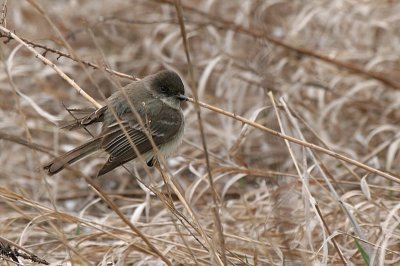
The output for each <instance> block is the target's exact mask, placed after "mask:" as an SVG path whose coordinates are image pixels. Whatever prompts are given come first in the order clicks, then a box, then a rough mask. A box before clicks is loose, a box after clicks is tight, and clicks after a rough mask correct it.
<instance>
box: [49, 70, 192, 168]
mask: <svg viewBox="0 0 400 266" xmlns="http://www.w3.org/2000/svg"><path fill="white" fill-rule="evenodd" d="M122 90H123V91H122ZM184 94H185V89H184V86H183V83H182V80H181V79H180V77H179V76H178V74H176V73H175V72H173V71H168V70H166V71H161V72H158V73H156V74H154V75H150V76H147V77H145V78H143V79H142V80H139V81H135V82H133V83H131V84H129V85H127V86H126V87H124V88H122V89H121V90H119V91H117V92H115V93H113V94H112V95H111V96H110V97H109V98H108V99H107V100H106V105H105V106H103V107H102V108H100V109H98V110H96V111H95V112H93V113H91V114H89V115H87V116H85V117H83V118H81V119H78V120H76V121H74V122H72V123H70V124H68V125H67V126H66V128H69V129H76V128H80V127H85V126H87V125H90V124H92V123H102V129H101V133H100V134H99V136H97V137H96V138H94V139H92V140H90V141H88V142H86V143H84V144H83V145H81V146H79V147H77V148H75V149H73V150H71V151H69V152H67V153H65V154H63V155H61V156H60V157H57V158H55V159H54V160H53V161H51V162H50V163H48V164H46V165H45V166H44V167H43V168H44V169H45V170H47V172H48V174H49V175H53V174H55V173H58V172H59V171H61V170H62V169H64V167H66V166H67V165H70V164H72V163H75V162H77V161H79V160H81V159H83V158H85V157H86V156H88V155H90V154H92V153H94V152H96V151H98V150H103V151H105V152H107V153H108V154H109V155H110V156H109V158H108V160H107V162H106V163H105V164H104V165H103V167H102V168H101V169H100V171H99V172H98V174H97V175H98V176H101V175H104V174H105V173H108V172H109V171H111V170H113V169H114V168H116V167H118V166H120V165H122V164H124V163H126V162H128V161H130V160H132V159H135V158H136V157H137V154H136V152H135V149H134V148H133V147H132V144H133V145H134V146H135V147H136V150H137V151H138V152H139V153H140V154H141V155H142V156H143V158H144V159H145V160H146V161H147V164H148V165H149V166H152V165H153V163H154V160H155V159H157V158H155V156H156V155H155V152H154V151H153V146H152V144H151V141H150V140H149V138H148V134H150V135H151V137H152V139H153V141H154V143H155V145H156V146H157V147H158V149H159V151H160V153H162V154H163V155H169V154H170V153H172V152H173V151H174V150H175V149H176V148H177V146H179V145H180V143H181V141H182V135H183V130H184V117H183V112H182V109H181V106H180V103H181V101H184V100H186V99H187V98H186V96H185V95H184ZM125 95H127V96H128V98H129V100H127V99H126V96H125ZM132 106H133V107H134V108H135V110H136V115H135V112H134V111H132V109H131V107H132ZM115 115H116V116H117V117H118V120H120V122H118V120H117V119H116V117H115ZM137 115H139V116H140V118H141V120H142V121H141V122H140V120H138V119H137V117H138V116H137ZM143 126H144V127H143ZM121 127H124V129H125V130H123V129H122V128H121ZM124 131H125V132H124ZM146 131H147V134H146ZM126 133H127V134H128V135H129V137H130V139H128V138H127V136H126Z"/></svg>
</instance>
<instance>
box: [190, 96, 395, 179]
mask: <svg viewBox="0 0 400 266" xmlns="http://www.w3.org/2000/svg"><path fill="white" fill-rule="evenodd" d="M188 101H189V102H191V103H195V100H193V99H192V98H190V97H189V98H188ZM198 104H199V105H200V106H201V107H203V108H206V109H209V110H211V111H213V112H216V113H219V114H222V115H225V116H228V117H231V118H233V119H236V120H238V121H240V122H242V123H245V124H248V125H250V126H252V127H255V128H257V129H260V130H262V131H264V132H267V133H269V134H272V135H274V136H277V137H280V138H282V139H286V140H288V141H290V142H293V143H296V144H299V145H302V146H304V147H308V148H310V149H313V150H315V151H319V152H322V153H325V154H327V155H329V156H332V157H334V158H336V159H338V160H341V161H344V162H347V163H350V164H352V165H355V166H358V167H360V168H362V169H364V170H366V171H368V172H371V173H373V174H376V175H379V176H381V177H384V178H386V179H388V180H391V181H393V182H396V183H398V184H400V177H398V176H395V175H392V174H389V173H387V172H384V171H381V170H378V169H376V168H373V167H371V166H368V165H366V164H363V163H360V162H359V161H356V160H354V159H351V158H349V157H346V156H344V155H342V154H339V153H337V152H334V151H331V150H328V149H326V148H323V147H321V146H318V145H315V144H313V143H310V142H307V141H302V140H299V139H296V138H294V137H291V136H288V135H286V134H282V133H280V132H278V131H275V130H273V129H270V128H268V127H265V126H263V125H261V124H259V123H255V122H252V121H250V120H249V119H247V118H244V117H242V116H239V115H237V114H235V113H231V112H228V111H225V110H223V109H221V108H218V107H215V106H212V105H209V104H206V103H203V102H200V101H198Z"/></svg>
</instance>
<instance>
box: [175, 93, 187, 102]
mask: <svg viewBox="0 0 400 266" xmlns="http://www.w3.org/2000/svg"><path fill="white" fill-rule="evenodd" d="M176 98H177V99H178V100H180V101H187V99H188V98H187V97H186V96H185V95H183V94H179V95H178V96H176Z"/></svg>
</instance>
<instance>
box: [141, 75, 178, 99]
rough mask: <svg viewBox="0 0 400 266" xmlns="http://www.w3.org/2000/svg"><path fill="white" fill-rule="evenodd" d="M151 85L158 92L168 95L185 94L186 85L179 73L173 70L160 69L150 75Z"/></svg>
mask: <svg viewBox="0 0 400 266" xmlns="http://www.w3.org/2000/svg"><path fill="white" fill-rule="evenodd" d="M148 78H149V82H150V87H151V88H152V89H153V90H156V92H158V93H162V94H165V95H166V96H178V95H184V94H185V87H184V85H183V82H182V80H181V78H180V77H179V76H178V74H177V73H175V72H174V71H171V70H164V71H160V72H158V73H156V74H154V75H151V76H149V77H148Z"/></svg>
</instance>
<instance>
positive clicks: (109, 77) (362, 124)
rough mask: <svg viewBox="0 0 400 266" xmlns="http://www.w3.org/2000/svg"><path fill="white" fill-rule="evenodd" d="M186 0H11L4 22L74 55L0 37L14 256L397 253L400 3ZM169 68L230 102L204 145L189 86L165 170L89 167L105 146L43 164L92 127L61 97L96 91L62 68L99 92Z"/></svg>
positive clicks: (201, 94) (308, 258)
mask: <svg viewBox="0 0 400 266" xmlns="http://www.w3.org/2000/svg"><path fill="white" fill-rule="evenodd" d="M100 2H101V4H100ZM200 3H201V4H200ZM177 7H178V8H182V12H183V13H182V14H183V18H184V20H183V24H182V23H181V24H180V23H179V19H178V15H177V11H176V6H175V5H174V2H173V1H167V0H165V1H161V0H160V1H147V0H146V1H145V0H143V1H125V0H114V1H53V0H40V1H39V0H36V1H35V0H30V1H8V2H7V16H6V20H5V23H3V24H2V26H3V27H4V28H6V29H9V30H10V31H11V32H15V34H16V36H18V37H20V38H23V40H24V41H25V42H33V43H35V44H41V45H45V47H48V48H52V49H56V50H58V51H61V52H63V53H66V54H69V55H70V58H68V57H66V56H62V57H60V58H58V57H59V54H57V53H54V52H52V50H47V52H45V51H46V50H44V49H43V48H40V47H38V46H34V49H35V50H36V51H37V52H38V53H39V54H42V55H43V56H44V57H45V58H47V59H48V60H50V61H51V62H53V63H55V64H56V66H57V67H59V68H60V71H61V72H59V73H56V72H55V71H54V70H53V69H52V68H51V67H49V66H48V65H45V64H43V62H42V61H41V60H39V59H40V58H39V57H40V56H36V57H35V56H34V54H33V53H32V52H30V51H29V50H28V49H26V48H25V47H19V46H18V43H17V42H16V41H15V40H8V42H6V43H4V44H3V43H2V44H1V46H0V47H1V50H0V51H1V59H2V60H1V61H2V64H1V66H0V67H1V68H2V71H1V72H0V79H1V83H0V97H1V99H0V167H1V168H0V169H1V171H0V213H1V215H0V222H1V224H2V226H0V242H1V243H2V246H1V245H0V258H3V259H4V260H3V261H2V262H0V263H3V264H4V265H12V264H13V259H14V260H15V258H18V259H19V261H20V262H23V263H24V264H25V265H29V264H35V263H34V262H32V260H38V258H40V259H43V260H45V261H47V262H49V263H50V264H51V265H163V264H170V265H219V264H224V263H226V264H227V265H338V264H343V263H348V264H350V265H351V264H353V265H368V261H369V263H370V264H371V265H375V264H377V265H398V264H399V263H400V240H399V236H400V231H399V223H400V213H399V208H400V204H399V200H400V193H399V190H400V186H399V183H397V180H398V175H399V172H400V167H399V162H400V152H399V144H400V134H399V133H398V132H399V126H398V124H399V121H400V111H399V110H400V101H399V96H400V95H399V89H400V83H399V82H398V81H397V80H396V77H397V76H398V75H399V74H400V67H399V64H400V50H399V49H400V48H399V47H400V46H399V42H400V34H399V29H400V15H399V14H400V3H397V2H396V1H344V0H334V1H331V0H329V1H328V0H323V1H289V0H286V1H285V0H282V1H269V0H266V1H257V0H252V1H194V0H192V1H189V0H182V3H179V2H177ZM3 10H4V9H3ZM180 26H185V31H186V37H187V43H188V46H186V47H185V45H184V43H185V42H183V39H182V38H183V37H182V36H183V35H182V32H181V27H180ZM1 40H2V41H7V38H6V37H4V35H3V37H2V38H1ZM33 43H30V44H31V45H32V44H33ZM185 48H187V49H188V51H189V55H190V58H191V62H190V64H188V60H187V56H186V54H185ZM72 59H75V60H72ZM88 62H90V63H92V64H96V65H97V66H98V67H93V65H92V66H88V65H87V63H88ZM106 67H108V68H109V69H108V70H106V69H105V68H106ZM163 68H170V69H174V70H176V71H178V72H179V73H180V75H181V77H182V79H183V80H184V82H185V85H186V88H187V94H188V95H190V96H191V97H193V96H196V95H197V96H198V99H199V100H200V101H202V102H205V103H207V104H209V105H213V106H216V107H218V108H221V109H222V110H218V109H215V108H211V110H210V109H206V108H201V116H200V117H201V125H202V127H203V133H204V136H203V137H204V140H205V142H206V145H204V143H203V141H202V136H201V132H200V130H199V126H200V123H199V120H198V117H199V116H198V113H197V111H196V110H197V108H196V105H195V104H193V103H192V102H190V103H187V104H186V105H185V107H184V112H185V117H186V132H185V138H184V139H185V140H184V143H183V145H182V146H181V148H180V149H179V151H178V152H177V153H176V155H175V156H173V157H171V158H168V160H167V165H165V166H164V168H165V169H161V170H160V171H158V170H157V169H151V170H150V171H147V169H146V168H145V167H143V166H142V165H141V164H140V163H139V162H137V163H131V164H128V165H127V168H128V169H129V170H130V172H128V171H126V170H125V169H124V168H119V169H117V170H115V171H113V172H111V173H110V174H108V175H107V176H105V177H102V178H100V179H98V180H91V179H90V178H89V176H90V175H92V174H93V173H94V172H95V171H96V170H95V169H96V166H98V165H99V164H100V163H101V162H102V161H103V160H104V158H96V157H92V158H91V159H86V160H84V161H82V162H79V163H78V164H76V165H74V166H73V167H72V169H67V170H65V171H63V172H61V173H60V174H58V175H56V176H53V177H48V176H46V175H45V174H44V172H43V171H42V170H41V165H42V164H44V163H45V162H47V161H48V160H49V159H50V158H52V157H53V156H54V155H55V154H58V153H61V152H63V151H65V150H68V149H70V148H72V147H74V146H76V145H78V144H80V143H82V142H83V141H84V140H86V139H88V138H90V135H88V133H87V132H85V131H77V132H66V131H63V130H59V129H58V128H57V126H56V122H57V121H58V120H60V119H63V118H68V117H69V114H68V113H67V111H66V110H65V107H64V105H65V106H68V107H71V106H90V102H89V101H88V100H87V99H86V98H85V97H83V96H81V95H80V94H78V93H77V92H76V91H75V90H73V89H72V88H71V85H70V84H69V83H68V82H66V81H65V80H64V79H63V78H62V77H61V75H62V73H65V74H66V75H68V76H69V77H70V78H71V79H72V80H74V82H75V83H76V84H77V86H79V87H81V88H83V89H84V90H85V91H86V92H87V93H88V94H89V95H90V96H92V97H93V98H94V99H96V101H98V102H101V101H102V99H103V98H102V97H103V95H104V96H106V97H107V96H109V95H110V94H111V93H112V92H113V91H115V90H117V89H118V88H119V87H120V86H123V85H125V84H127V83H129V82H131V80H130V79H129V78H123V77H120V76H118V75H116V74H115V73H114V74H110V71H109V70H110V69H111V70H114V71H118V72H121V73H126V74H128V75H133V76H134V77H142V76H144V75H147V74H151V73H154V72H156V71H158V70H160V69H163ZM191 69H192V70H193V72H191V71H190V70H191ZM131 78H133V77H131ZM194 98H196V97H194ZM224 111H225V112H228V113H225V114H223V113H224ZM231 113H233V114H231ZM227 115H230V116H227ZM237 116H240V117H237ZM241 117H243V118H245V119H247V120H245V119H242V118H241ZM243 122H246V123H248V124H245V123H243ZM265 128H267V131H269V132H270V133H267V132H266V131H263V130H264V129H265ZM271 130H275V131H277V132H272V134H271ZM278 132H279V133H278ZM290 136H291V137H293V138H295V139H294V140H293V139H291V138H290ZM287 140H289V141H287ZM293 141H295V142H296V143H293ZM307 143H311V144H313V145H310V144H307ZM204 147H207V154H208V159H209V160H208V161H209V162H208V163H207V160H206V156H205V152H204ZM310 148H311V149H310ZM343 156H345V157H346V158H348V159H352V160H354V161H352V160H347V161H346V160H343ZM364 166H365V167H364ZM132 173H134V174H132ZM161 173H162V175H163V176H161ZM136 177H140V179H141V181H140V182H137V181H136ZM162 177H163V178H162ZM210 177H211V178H210ZM88 183H89V184H90V185H89V186H88ZM166 183H167V184H168V185H166ZM146 187H147V188H146ZM212 187H214V189H211V188H212ZM218 223H220V226H216V225H218ZM10 248H11V249H10ZM14 248H17V250H14ZM2 252H3V253H6V252H11V253H12V254H13V255H10V254H9V253H8V255H7V254H3V253H2ZM35 256H37V257H35ZM42 262H43V261H42Z"/></svg>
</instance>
